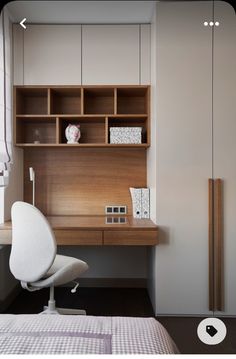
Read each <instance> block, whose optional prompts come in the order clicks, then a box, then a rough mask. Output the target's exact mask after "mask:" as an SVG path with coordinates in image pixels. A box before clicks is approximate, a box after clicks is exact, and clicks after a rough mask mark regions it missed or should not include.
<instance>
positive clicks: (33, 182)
mask: <svg viewBox="0 0 236 359" xmlns="http://www.w3.org/2000/svg"><path fill="white" fill-rule="evenodd" d="M29 175H30V181H32V196H33V198H32V204H33V206H35V172H34V169H33V167H30V168H29Z"/></svg>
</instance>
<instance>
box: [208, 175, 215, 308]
mask: <svg viewBox="0 0 236 359" xmlns="http://www.w3.org/2000/svg"><path fill="white" fill-rule="evenodd" d="M213 198H214V181H213V179H212V178H209V179H208V248H209V249H208V253H209V254H208V255H209V310H211V311H213V310H214V307H215V304H214V232H213V230H214V227H213V223H214V222H213V217H214V206H213Z"/></svg>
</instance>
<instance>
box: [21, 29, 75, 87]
mask: <svg viewBox="0 0 236 359" xmlns="http://www.w3.org/2000/svg"><path fill="white" fill-rule="evenodd" d="M34 84H37V85H45V84H50V85H67V84H68V85H73V84H75V85H80V84H81V26H80V25H27V29H26V30H25V31H24V85H34Z"/></svg>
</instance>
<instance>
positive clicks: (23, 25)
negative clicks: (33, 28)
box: [20, 18, 26, 29]
mask: <svg viewBox="0 0 236 359" xmlns="http://www.w3.org/2000/svg"><path fill="white" fill-rule="evenodd" d="M25 21H26V18H24V19H23V20H21V22H20V25H21V26H22V27H23V28H24V29H26V26H25V24H24V22H25Z"/></svg>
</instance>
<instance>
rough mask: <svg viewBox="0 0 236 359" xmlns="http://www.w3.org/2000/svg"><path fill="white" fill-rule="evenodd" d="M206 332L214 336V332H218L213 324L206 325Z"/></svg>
mask: <svg viewBox="0 0 236 359" xmlns="http://www.w3.org/2000/svg"><path fill="white" fill-rule="evenodd" d="M206 332H207V333H208V334H209V335H210V336H211V337H214V335H216V333H218V330H216V328H215V327H214V326H213V325H207V326H206Z"/></svg>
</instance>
